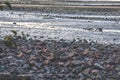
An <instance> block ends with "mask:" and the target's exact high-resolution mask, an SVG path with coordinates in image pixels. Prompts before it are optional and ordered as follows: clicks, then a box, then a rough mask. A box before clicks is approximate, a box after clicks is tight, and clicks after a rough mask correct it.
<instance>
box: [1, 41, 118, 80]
mask: <svg viewBox="0 0 120 80" xmlns="http://www.w3.org/2000/svg"><path fill="white" fill-rule="evenodd" d="M14 42H15V43H16V47H14V46H13V47H6V46H5V44H4V41H3V40H0V44H1V45H0V75H2V76H0V79H2V80H8V79H9V80H13V79H14V78H18V80H118V79H119V78H120V45H112V44H111V45H105V44H98V43H95V42H87V41H86V40H79V41H75V40H73V41H65V40H63V39H61V40H60V41H56V40H44V41H41V40H26V39H25V40H24V39H17V40H16V39H15V40H14ZM3 76H6V77H3ZM7 76H8V77H7Z"/></svg>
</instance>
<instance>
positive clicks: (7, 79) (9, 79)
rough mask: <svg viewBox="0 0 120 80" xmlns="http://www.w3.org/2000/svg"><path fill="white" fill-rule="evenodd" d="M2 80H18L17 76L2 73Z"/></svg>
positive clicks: (0, 76)
mask: <svg viewBox="0 0 120 80" xmlns="http://www.w3.org/2000/svg"><path fill="white" fill-rule="evenodd" d="M0 79H1V80H18V78H17V76H15V75H11V74H10V73H0Z"/></svg>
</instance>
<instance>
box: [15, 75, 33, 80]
mask: <svg viewBox="0 0 120 80" xmlns="http://www.w3.org/2000/svg"><path fill="white" fill-rule="evenodd" d="M17 77H18V79H16V80H33V79H32V78H33V76H32V74H20V75H18V76H17Z"/></svg>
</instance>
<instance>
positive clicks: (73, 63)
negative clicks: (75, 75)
mask: <svg viewBox="0 0 120 80" xmlns="http://www.w3.org/2000/svg"><path fill="white" fill-rule="evenodd" d="M83 63H85V62H84V61H81V60H73V61H71V64H72V65H81V64H83Z"/></svg>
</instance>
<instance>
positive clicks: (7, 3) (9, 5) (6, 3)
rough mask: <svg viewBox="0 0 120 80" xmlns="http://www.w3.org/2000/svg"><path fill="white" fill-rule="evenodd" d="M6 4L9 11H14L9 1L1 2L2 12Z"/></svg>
mask: <svg viewBox="0 0 120 80" xmlns="http://www.w3.org/2000/svg"><path fill="white" fill-rule="evenodd" d="M2 4H5V5H6V6H8V8H9V9H12V7H11V4H10V3H9V1H5V2H3V3H2V2H0V10H3V5H2Z"/></svg>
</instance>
